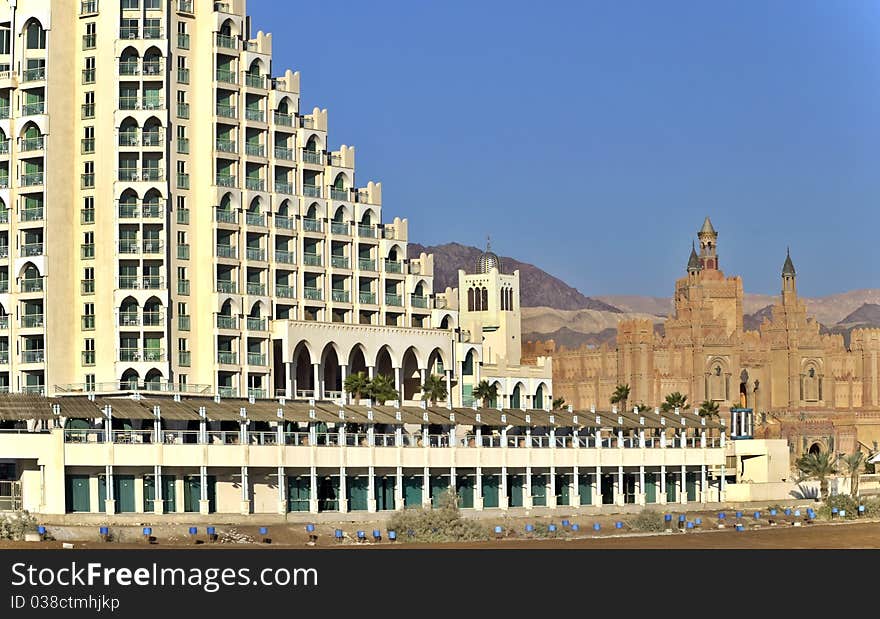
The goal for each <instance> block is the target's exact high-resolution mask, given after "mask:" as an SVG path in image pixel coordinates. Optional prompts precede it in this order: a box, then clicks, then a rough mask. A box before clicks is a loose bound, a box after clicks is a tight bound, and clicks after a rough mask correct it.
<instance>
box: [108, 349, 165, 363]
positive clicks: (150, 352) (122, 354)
mask: <svg viewBox="0 0 880 619" xmlns="http://www.w3.org/2000/svg"><path fill="white" fill-rule="evenodd" d="M119 361H121V362H123V363H134V362H147V363H158V362H160V361H165V350H164V349H162V348H144V349H139V348H120V349H119Z"/></svg>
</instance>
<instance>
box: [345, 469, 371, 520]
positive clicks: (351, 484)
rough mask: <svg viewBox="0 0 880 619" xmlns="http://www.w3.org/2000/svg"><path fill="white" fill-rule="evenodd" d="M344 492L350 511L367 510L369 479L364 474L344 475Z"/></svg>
mask: <svg viewBox="0 0 880 619" xmlns="http://www.w3.org/2000/svg"><path fill="white" fill-rule="evenodd" d="M345 493H346V498H347V499H348V510H349V511H352V512H365V511H367V497H368V496H369V480H368V479H367V477H366V476H364V475H362V476H358V477H346V478H345Z"/></svg>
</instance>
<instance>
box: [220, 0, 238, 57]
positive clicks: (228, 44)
mask: <svg viewBox="0 0 880 619" xmlns="http://www.w3.org/2000/svg"><path fill="white" fill-rule="evenodd" d="M218 6H221V7H222V6H226V7H227V8H226V10H222V12H224V13H228V12H229V10H228V5H225V3H222V2H215V3H214V10H215V11H218V10H221V9H218V8H217V7H218ZM214 42H215V44H216V45H217V47H220V48H223V49H231V50H236V51H238V50H239V49H240V48H241V45H240V43H239V40H238V39H236V38H235V37H231V36H229V35H225V34H220V33H219V32H218V33H217V34H216V36H215V38H214Z"/></svg>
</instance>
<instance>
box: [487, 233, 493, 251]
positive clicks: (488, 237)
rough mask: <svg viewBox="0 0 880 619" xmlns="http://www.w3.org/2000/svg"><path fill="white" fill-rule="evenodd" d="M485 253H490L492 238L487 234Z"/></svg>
mask: <svg viewBox="0 0 880 619" xmlns="http://www.w3.org/2000/svg"><path fill="white" fill-rule="evenodd" d="M486 251H487V252H489V251H492V237H491V236H489V235H488V234H487V235H486Z"/></svg>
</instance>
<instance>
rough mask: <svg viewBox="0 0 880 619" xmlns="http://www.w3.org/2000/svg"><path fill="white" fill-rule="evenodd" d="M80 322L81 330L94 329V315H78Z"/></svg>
mask: <svg viewBox="0 0 880 619" xmlns="http://www.w3.org/2000/svg"><path fill="white" fill-rule="evenodd" d="M80 323H81V325H82V329H83V331H94V330H95V315H94V314H84V315H82V316H80Z"/></svg>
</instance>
